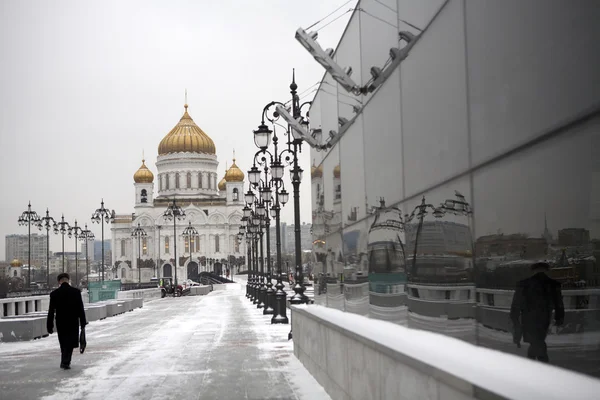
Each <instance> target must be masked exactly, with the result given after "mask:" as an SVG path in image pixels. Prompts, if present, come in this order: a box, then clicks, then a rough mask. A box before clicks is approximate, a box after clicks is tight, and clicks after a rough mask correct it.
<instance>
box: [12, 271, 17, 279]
mask: <svg viewBox="0 0 600 400" xmlns="http://www.w3.org/2000/svg"><path fill="white" fill-rule="evenodd" d="M13 276H15V277H16V276H17V270H16V269H15V270H14V271H13Z"/></svg>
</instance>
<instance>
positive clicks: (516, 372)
mask: <svg viewBox="0 0 600 400" xmlns="http://www.w3.org/2000/svg"><path fill="white" fill-rule="evenodd" d="M291 309H292V317H291V321H292V329H293V332H294V354H295V355H296V357H297V358H298V359H299V360H300V361H301V362H302V364H303V365H304V366H305V367H306V369H307V370H308V371H309V372H310V373H311V374H312V375H313V376H314V377H315V379H316V380H317V381H318V382H319V383H320V384H321V385H322V386H323V387H324V389H325V390H326V391H327V393H328V394H329V395H330V396H331V398H332V399H334V400H337V399H344V400H350V399H352V400H358V399H360V400H369V399H399V400H412V399H424V400H430V399H431V400H438V399H452V400H465V399H481V400H492V399H493V400H500V399H501V400H508V399H514V400H530V399H534V398H536V399H537V398H543V399H544V400H555V399H556V400H559V399H565V398H570V397H571V396H572V395H574V394H575V393H576V397H577V399H578V400H579V399H590V400H592V399H597V397H598V393H600V380H598V379H594V378H591V377H588V376H585V375H581V374H578V373H575V372H571V371H568V370H564V369H561V368H557V367H553V366H550V365H546V364H542V363H539V362H534V361H530V360H528V359H526V358H522V357H517V356H513V355H510V354H506V353H501V352H497V351H493V350H489V349H485V348H481V347H477V346H474V345H471V344H469V343H465V342H464V341H462V340H458V339H453V338H450V337H447V336H444V335H441V334H436V333H431V332H425V331H420V330H415V329H409V328H405V327H402V326H398V325H396V324H393V323H390V322H386V321H379V320H373V319H369V318H366V317H363V316H360V315H356V314H351V313H345V312H342V311H338V310H333V309H330V308H326V307H322V306H315V305H312V306H305V305H301V306H292V307H291Z"/></svg>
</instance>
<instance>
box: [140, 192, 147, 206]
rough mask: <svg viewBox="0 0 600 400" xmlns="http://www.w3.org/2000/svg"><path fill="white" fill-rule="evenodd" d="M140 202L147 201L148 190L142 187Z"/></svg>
mask: <svg viewBox="0 0 600 400" xmlns="http://www.w3.org/2000/svg"><path fill="white" fill-rule="evenodd" d="M141 197H142V198H141V202H142V203H147V202H148V192H147V191H146V189H142V196H141Z"/></svg>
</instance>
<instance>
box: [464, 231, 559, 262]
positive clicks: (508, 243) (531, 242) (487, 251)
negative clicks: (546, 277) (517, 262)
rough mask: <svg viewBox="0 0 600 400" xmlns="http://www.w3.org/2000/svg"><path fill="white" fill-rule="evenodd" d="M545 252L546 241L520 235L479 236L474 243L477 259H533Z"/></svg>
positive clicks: (546, 247) (546, 248)
mask: <svg viewBox="0 0 600 400" xmlns="http://www.w3.org/2000/svg"><path fill="white" fill-rule="evenodd" d="M547 250H548V243H546V239H544V238H529V237H527V235H523V234H520V233H515V234H512V235H505V234H502V233H501V234H497V235H487V236H480V237H479V238H477V240H476V241H475V254H476V255H477V257H478V258H479V257H490V256H503V255H518V256H519V257H521V258H527V259H534V258H540V257H543V256H544V255H546V254H547Z"/></svg>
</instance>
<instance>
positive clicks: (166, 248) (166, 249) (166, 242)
mask: <svg viewBox="0 0 600 400" xmlns="http://www.w3.org/2000/svg"><path fill="white" fill-rule="evenodd" d="M165 253H167V254H169V237H168V236H165Z"/></svg>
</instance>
